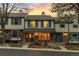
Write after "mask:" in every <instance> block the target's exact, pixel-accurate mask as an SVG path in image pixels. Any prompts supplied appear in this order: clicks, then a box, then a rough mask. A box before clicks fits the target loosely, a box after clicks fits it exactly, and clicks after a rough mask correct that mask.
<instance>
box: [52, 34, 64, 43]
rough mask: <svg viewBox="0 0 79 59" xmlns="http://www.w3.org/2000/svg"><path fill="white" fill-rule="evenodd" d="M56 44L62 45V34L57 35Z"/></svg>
mask: <svg viewBox="0 0 79 59" xmlns="http://www.w3.org/2000/svg"><path fill="white" fill-rule="evenodd" d="M54 42H55V43H62V42H63V36H62V33H55V36H54Z"/></svg>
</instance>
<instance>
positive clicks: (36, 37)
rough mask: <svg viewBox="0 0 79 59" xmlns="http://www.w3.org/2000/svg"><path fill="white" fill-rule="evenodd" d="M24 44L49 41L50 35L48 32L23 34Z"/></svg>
mask: <svg viewBox="0 0 79 59" xmlns="http://www.w3.org/2000/svg"><path fill="white" fill-rule="evenodd" d="M25 38H26V42H35V41H41V42H43V41H51V39H52V38H51V33H49V32H28V33H26V34H25Z"/></svg>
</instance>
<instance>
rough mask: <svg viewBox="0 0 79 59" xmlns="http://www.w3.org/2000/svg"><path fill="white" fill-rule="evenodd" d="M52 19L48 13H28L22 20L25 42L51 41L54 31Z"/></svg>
mask: <svg viewBox="0 0 79 59" xmlns="http://www.w3.org/2000/svg"><path fill="white" fill-rule="evenodd" d="M54 19H55V18H54V17H53V18H52V17H51V16H49V15H28V16H27V18H26V19H25V21H24V22H25V26H24V32H25V40H26V42H39V43H43V42H53V40H54V32H55V25H54Z"/></svg>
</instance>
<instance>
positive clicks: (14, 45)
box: [9, 43, 22, 47]
mask: <svg viewBox="0 0 79 59" xmlns="http://www.w3.org/2000/svg"><path fill="white" fill-rule="evenodd" d="M9 46H10V47H22V45H21V44H17V43H10V44H9Z"/></svg>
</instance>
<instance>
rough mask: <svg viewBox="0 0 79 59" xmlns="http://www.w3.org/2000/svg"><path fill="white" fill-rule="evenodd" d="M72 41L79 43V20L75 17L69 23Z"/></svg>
mask: <svg viewBox="0 0 79 59" xmlns="http://www.w3.org/2000/svg"><path fill="white" fill-rule="evenodd" d="M69 32H70V41H69V42H70V43H79V21H78V20H77V19H73V20H72V21H71V22H70V23H69Z"/></svg>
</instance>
